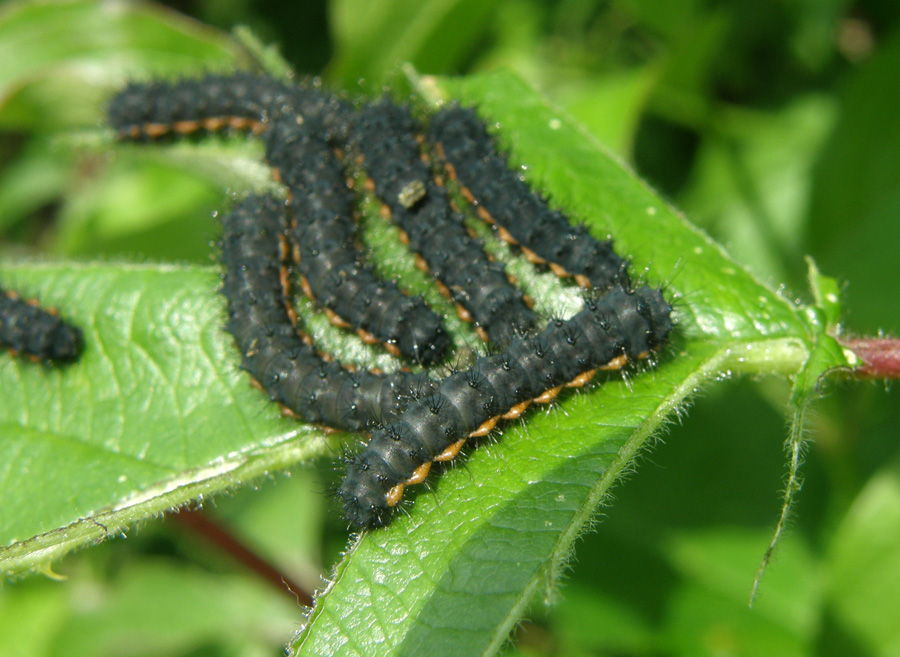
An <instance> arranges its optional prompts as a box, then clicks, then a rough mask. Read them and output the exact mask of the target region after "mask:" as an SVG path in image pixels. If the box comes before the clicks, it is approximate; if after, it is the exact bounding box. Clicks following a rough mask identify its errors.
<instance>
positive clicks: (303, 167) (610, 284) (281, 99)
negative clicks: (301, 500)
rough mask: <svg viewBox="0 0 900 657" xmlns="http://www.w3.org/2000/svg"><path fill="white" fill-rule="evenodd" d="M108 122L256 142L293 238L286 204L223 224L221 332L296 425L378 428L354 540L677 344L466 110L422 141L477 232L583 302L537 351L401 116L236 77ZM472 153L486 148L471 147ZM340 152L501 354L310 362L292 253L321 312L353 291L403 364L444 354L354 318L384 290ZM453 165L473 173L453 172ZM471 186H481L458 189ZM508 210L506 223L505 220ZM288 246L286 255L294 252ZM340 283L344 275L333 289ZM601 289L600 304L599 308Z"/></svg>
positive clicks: (151, 101)
mask: <svg viewBox="0 0 900 657" xmlns="http://www.w3.org/2000/svg"><path fill="white" fill-rule="evenodd" d="M109 117H110V122H111V123H112V124H113V126H114V127H115V128H116V129H117V131H118V132H119V135H120V136H121V137H123V138H126V139H155V138H158V137H161V136H165V135H169V134H186V133H191V132H196V131H198V130H207V131H215V130H220V129H223V128H228V127H231V128H238V129H247V130H251V131H253V132H254V133H264V134H263V139H264V140H265V143H266V155H267V159H268V160H269V162H270V163H271V164H272V165H273V166H274V167H275V168H276V172H277V175H278V176H279V177H280V178H281V180H282V181H283V182H284V183H285V184H286V186H287V187H288V190H289V194H290V201H289V203H288V207H289V208H290V214H291V221H290V228H289V229H288V228H287V224H286V223H285V219H284V214H285V206H284V204H282V203H279V202H277V201H275V200H274V199H272V198H269V197H259V196H250V197H248V198H247V199H245V200H244V201H243V202H241V203H240V204H238V206H237V207H236V208H235V209H234V211H233V212H232V213H231V214H229V215H228V216H227V217H225V219H224V220H223V223H224V227H225V230H224V232H225V235H224V237H223V239H222V253H223V261H224V265H225V275H224V284H223V292H224V294H225V296H226V298H227V300H228V304H229V319H228V330H229V331H230V332H231V333H232V334H233V336H234V338H235V341H236V343H237V345H238V348H239V349H240V352H241V354H242V363H243V367H244V368H245V369H246V370H248V371H249V372H250V373H251V375H252V376H253V377H254V378H255V379H256V380H257V381H258V382H259V383H260V384H261V386H262V387H264V388H265V389H266V390H267V391H268V393H269V396H270V398H271V399H272V400H274V401H276V402H278V403H279V404H281V405H282V407H283V408H285V409H287V410H288V411H289V412H290V413H292V414H295V415H297V416H299V417H302V418H303V419H305V420H307V421H310V422H316V423H321V424H324V425H327V426H330V427H334V428H339V429H346V430H351V431H361V430H369V429H371V428H372V427H377V428H376V429H375V431H374V433H373V435H372V439H371V440H370V442H369V444H368V445H367V447H366V448H365V450H364V451H363V452H362V453H361V454H359V455H357V456H353V457H349V458H348V459H347V476H346V478H345V480H344V482H343V484H342V485H341V487H340V489H339V490H338V492H337V494H338V495H339V496H340V497H341V499H342V501H343V507H344V513H345V516H346V518H347V520H348V522H349V523H350V524H351V525H352V526H353V527H356V528H368V527H378V526H382V525H384V524H387V523H388V522H389V520H390V518H391V516H392V510H393V509H394V508H395V507H396V505H397V503H398V502H399V501H400V499H401V498H402V494H403V490H404V487H405V486H407V485H410V484H413V483H417V482H419V481H421V480H423V479H424V478H425V476H426V475H427V473H428V471H429V469H430V467H431V464H432V463H434V462H436V461H444V460H448V459H450V458H453V457H454V456H455V455H456V454H457V453H458V452H459V450H460V449H461V447H462V446H463V444H464V443H465V441H466V440H467V439H469V438H473V437H478V436H482V435H485V434H487V433H488V432H490V431H491V430H492V429H493V427H494V426H495V425H496V423H497V421H498V420H499V419H501V418H505V419H511V418H515V417H518V416H519V415H520V414H521V413H523V412H524V410H525V408H526V407H527V406H528V405H529V404H531V403H532V402H538V403H546V402H550V401H552V400H553V399H555V398H556V396H557V394H558V393H559V391H560V390H561V389H562V388H563V387H566V386H571V387H577V386H582V385H585V384H586V383H587V382H588V381H590V380H591V378H592V377H593V375H594V373H595V371H596V370H597V369H601V368H602V369H617V368H619V367H622V366H623V365H624V364H625V363H626V362H628V361H630V360H636V359H640V358H644V357H646V356H648V355H649V353H650V351H651V350H652V349H654V348H656V347H658V346H659V345H661V344H663V343H664V342H665V341H666V340H667V338H668V335H669V333H670V331H671V329H672V323H671V319H670V313H671V307H670V306H669V304H668V303H667V302H666V301H665V299H664V298H663V295H662V293H661V291H659V290H655V289H650V288H637V289H632V287H631V285H630V282H629V278H628V275H627V272H626V266H627V263H626V262H625V261H624V260H623V259H621V258H619V257H618V256H617V255H616V254H615V253H614V252H613V251H612V246H611V243H610V242H600V241H597V240H594V239H593V238H591V237H590V236H589V235H588V234H587V231H586V230H585V229H584V228H580V227H579V228H574V227H572V226H571V225H570V224H569V223H568V220H567V219H566V217H565V215H563V214H562V213H560V212H557V211H553V210H550V209H549V208H548V207H547V205H546V203H545V202H544V200H543V199H542V198H541V197H540V196H539V195H538V194H535V193H534V192H532V191H531V190H530V189H529V188H528V187H527V185H525V183H524V182H522V181H521V180H519V179H518V177H517V176H516V175H515V174H514V173H513V172H511V171H510V170H509V169H508V168H507V165H506V162H505V159H504V158H503V157H502V156H501V155H500V154H498V153H497V152H496V151H495V150H494V147H493V142H491V141H490V140H489V137H488V136H487V133H486V131H485V129H484V126H483V124H481V123H480V122H479V121H478V120H477V117H475V115H474V113H473V112H472V111H471V110H460V109H459V108H455V109H451V110H446V111H444V112H441V113H439V114H438V115H437V116H435V117H433V119H432V120H431V128H430V130H429V132H428V134H429V135H430V137H431V139H433V140H435V145H434V150H435V151H437V152H438V153H439V154H440V156H441V158H443V159H444V160H445V162H446V164H447V168H448V171H449V172H450V173H451V176H452V177H454V178H455V179H456V180H457V181H458V182H459V183H460V185H461V186H462V188H463V192H464V195H466V196H467V198H469V199H471V200H472V202H473V203H476V205H477V207H478V209H479V214H481V215H482V216H483V217H484V218H486V219H488V220H489V221H491V222H492V223H494V224H495V225H497V224H502V227H501V228H498V232H499V234H500V236H501V237H502V238H504V239H506V240H507V241H510V242H513V243H515V244H519V245H520V246H521V247H522V248H523V252H524V253H525V255H526V256H527V257H528V258H529V259H530V260H532V261H533V262H539V263H544V264H549V266H550V267H551V269H552V270H553V271H555V272H556V273H557V274H560V275H573V276H574V277H575V278H576V280H577V281H578V282H579V283H580V284H581V285H583V286H586V287H592V288H594V290H595V292H594V296H590V297H589V299H588V300H587V302H586V307H585V310H583V311H582V312H580V313H579V314H577V315H576V316H575V317H573V318H572V319H570V320H568V321H562V320H556V321H552V322H550V323H549V324H548V325H547V327H546V329H545V330H544V331H543V332H541V333H539V334H538V335H536V336H533V337H523V334H525V333H527V332H529V331H530V329H531V328H532V327H533V326H534V325H535V324H536V317H535V315H534V313H533V312H532V311H531V309H530V307H529V304H528V303H527V299H526V298H525V297H524V296H523V295H522V293H521V292H520V291H519V290H517V289H516V288H514V287H513V286H512V285H511V284H510V282H509V280H508V279H507V278H506V276H505V274H504V272H503V268H502V267H501V266H500V265H498V264H496V263H493V262H491V261H489V260H488V259H487V258H486V257H485V255H484V253H483V251H482V248H481V245H480V243H479V242H478V241H477V240H475V239H473V238H471V237H470V236H469V235H468V233H467V232H466V229H465V227H464V225H463V221H462V218H461V216H460V215H459V213H457V212H456V211H455V210H454V209H453V207H452V204H451V203H450V201H449V200H448V198H447V194H446V192H445V190H444V189H443V187H442V186H441V185H439V184H438V183H437V182H436V181H435V180H434V179H433V178H432V176H431V173H430V171H429V169H428V166H427V164H425V163H424V162H423V161H422V159H421V157H420V148H419V142H418V140H417V137H418V136H419V133H420V129H419V126H418V125H417V124H416V123H415V121H414V120H413V119H412V117H411V116H410V114H409V111H408V110H407V109H406V108H405V107H399V106H397V105H394V104H392V103H390V102H387V101H381V102H378V103H373V104H367V105H363V106H362V108H361V109H359V110H358V111H353V110H352V109H351V107H350V106H349V104H348V103H346V102H345V101H342V100H337V99H334V98H332V97H330V96H329V95H328V94H326V93H324V92H322V91H321V90H319V89H306V88H293V87H288V86H286V85H283V84H282V83H279V82H277V81H273V80H269V79H268V78H262V77H258V76H252V75H248V74H237V75H235V76H234V77H233V78H229V77H223V76H208V77H207V78H204V79H201V80H195V81H185V82H180V83H174V84H166V83H152V84H150V85H144V86H131V87H129V88H128V89H126V90H125V91H123V92H122V94H121V95H120V97H117V98H116V99H114V100H113V102H112V103H111V105H110V110H109ZM479 131H480V132H479ZM479 139H484V140H486V141H484V142H483V143H473V142H478V140H479ZM334 149H339V150H344V151H346V153H347V155H345V157H353V156H356V157H358V158H359V159H360V161H361V163H362V164H363V166H364V169H365V171H366V172H367V174H368V176H369V179H370V181H371V183H372V186H373V187H374V190H375V191H376V193H377V194H378V195H379V196H380V198H381V199H382V201H383V202H384V203H385V205H386V207H387V208H388V209H389V210H390V213H391V216H392V217H393V219H394V221H396V222H397V223H398V224H399V225H400V227H401V229H402V230H403V231H404V234H405V237H406V239H408V241H409V243H410V245H411V246H412V247H413V249H414V250H415V251H416V252H417V253H419V255H420V256H421V257H422V258H423V259H424V260H425V261H426V262H427V263H428V265H427V266H428V268H429V270H430V271H431V272H432V273H433V274H435V275H436V276H437V277H438V278H439V279H441V280H442V281H443V286H444V287H445V288H446V290H447V292H448V294H449V295H450V296H451V297H452V298H453V299H454V300H456V301H457V303H458V304H459V305H460V306H462V307H464V308H465V309H466V312H468V313H469V314H471V316H472V318H473V319H474V321H475V322H476V324H477V326H478V327H479V329H480V330H481V331H483V332H484V333H485V334H486V335H487V336H488V338H489V339H490V340H491V341H492V342H493V343H495V344H496V343H499V344H505V345H507V347H506V349H505V351H503V352H501V353H497V354H494V355H490V356H484V357H481V358H478V359H477V360H476V362H475V365H474V366H473V367H472V368H471V369H469V370H466V371H461V372H456V373H454V374H452V375H450V376H449V377H447V378H446V379H444V380H443V381H440V382H436V381H433V380H431V379H430V378H428V376H427V375H426V374H411V373H409V372H403V371H401V372H398V373H396V374H391V375H385V374H380V373H375V372H366V371H363V372H354V371H350V370H348V369H345V368H344V367H342V366H341V365H340V364H339V363H337V362H334V361H332V360H330V359H329V358H327V357H323V356H322V355H321V354H319V353H318V352H317V351H316V350H315V348H314V347H313V346H312V345H311V343H310V341H309V340H308V339H307V338H306V337H305V336H303V335H302V334H300V333H299V332H298V331H297V328H296V326H295V325H294V320H295V316H294V315H293V314H292V313H293V311H292V309H291V307H290V304H289V303H288V302H287V300H286V296H287V289H288V286H289V276H288V274H287V269H286V265H285V262H284V260H285V258H286V257H287V254H288V252H290V251H293V252H294V253H295V260H296V262H297V263H298V267H299V268H300V271H301V275H302V278H303V279H304V283H303V284H304V287H305V288H307V291H308V292H310V293H311V295H312V296H314V297H317V298H319V302H320V303H323V304H325V305H327V302H326V301H324V300H325V299H327V298H328V297H329V295H330V294H332V293H334V296H335V297H341V295H342V294H344V293H343V292H341V291H339V288H340V287H341V286H345V285H346V286H347V287H346V289H347V290H349V292H347V293H346V296H345V297H344V298H343V300H342V301H340V302H339V303H340V304H345V305H346V304H347V303H349V306H350V307H349V308H348V309H345V310H344V312H345V313H346V314H347V315H351V316H353V315H354V313H355V314H356V316H357V320H359V321H358V322H357V323H362V321H361V320H360V318H362V317H368V318H369V319H370V320H373V323H374V324H375V325H378V326H380V327H381V328H382V329H384V328H386V327H392V329H391V330H393V331H394V333H393V334H392V335H393V336H394V337H392V338H389V341H391V342H392V343H393V344H396V345H400V344H404V342H403V341H404V339H405V340H406V343H405V346H406V348H405V349H404V351H405V352H408V353H412V355H413V357H414V358H415V359H417V360H418V361H419V362H433V361H436V360H437V359H438V358H439V357H440V356H439V354H440V353H441V352H442V351H443V347H445V346H446V344H447V343H448V342H449V341H448V340H447V338H446V336H445V335H444V334H443V331H442V329H441V328H440V325H439V323H434V322H432V323H431V324H428V321H430V320H427V319H426V317H428V315H427V314H426V311H427V309H425V307H424V306H421V307H420V306H419V305H417V302H416V301H415V300H409V299H407V301H408V302H409V303H408V304H407V305H402V306H401V305H398V306H393V305H391V303H389V302H387V301H382V300H378V301H377V302H373V303H372V304H369V307H368V308H362V309H356V308H353V307H352V306H353V303H352V301H353V300H354V299H357V298H360V297H361V296H366V297H368V298H378V297H377V295H374V296H373V295H372V294H370V292H363V290H367V291H369V290H376V289H381V288H376V287H370V286H373V285H378V283H373V282H372V281H373V280H374V279H371V278H368V276H369V270H368V269H367V268H366V267H365V266H364V265H362V264H360V263H359V260H358V258H357V256H356V255H353V253H352V250H353V249H354V248H355V244H356V241H355V234H354V229H355V227H354V225H353V222H352V219H350V217H351V216H352V204H351V198H350V197H349V196H348V194H349V192H348V190H347V189H346V187H345V185H344V183H343V180H342V178H343V173H342V171H341V169H340V168H339V166H338V163H337V160H336V159H335V152H334ZM460 153H468V155H469V156H470V157H474V158H478V159H477V161H471V160H464V159H459V158H460ZM476 173H477V174H479V176H480V177H478V176H476V179H474V180H473V179H472V178H470V176H472V175H475V174H476ZM503 200H505V201H506V202H507V203H508V205H509V207H510V208H512V210H511V211H510V213H504V207H506V206H503V205H502V203H501V201H503ZM498 204H499V205H498ZM512 212H518V213H521V216H519V215H514V214H511V213H512ZM516 222H518V223H516ZM288 239H290V240H292V241H293V242H294V244H293V247H292V248H290V249H289V248H287V247H286V240H288ZM335 269H336V270H338V271H340V272H344V274H342V275H341V276H339V277H338V278H337V279H336V280H332V281H331V282H330V283H328V282H327V281H328V278H327V277H328V273H329V272H330V271H332V270H335ZM313 279H318V280H325V281H326V286H325V288H324V290H320V291H317V288H316V287H315V285H314V283H313ZM600 290H609V292H608V294H607V295H606V296H604V297H598V296H596V294H598V293H599V291H600ZM409 304H412V305H409ZM398 312H402V313H403V317H404V318H406V320H405V321H395V318H394V317H392V314H396V313H398ZM413 317H415V319H410V318H413ZM426 324H428V330H427V331H426V330H424V328H423V327H425V326H426ZM410 325H411V329H412V330H411V331H410V333H411V334H410V335H406V334H405V333H404V328H407V329H409V328H410ZM365 330H366V331H367V332H368V330H369V329H365ZM391 330H387V331H383V333H387V334H391ZM397 331H399V334H398V333H397ZM429 334H433V335H432V337H428V336H429ZM434 336H437V337H434ZM429 340H433V342H430V341H429ZM442 340H443V341H444V344H443V345H442V344H441V343H442ZM398 348H399V347H398Z"/></svg>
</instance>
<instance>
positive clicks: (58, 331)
mask: <svg viewBox="0 0 900 657" xmlns="http://www.w3.org/2000/svg"><path fill="white" fill-rule="evenodd" d="M0 345H4V346H6V347H7V348H8V349H9V350H10V351H12V352H13V353H16V354H22V355H24V356H27V357H29V358H31V359H32V360H34V361H37V362H41V363H45V364H47V365H53V364H62V363H70V362H72V361H74V360H77V359H78V357H79V356H80V355H81V351H82V349H83V347H84V337H83V335H82V333H81V330H80V329H79V328H78V327H76V326H73V325H71V324H69V323H68V322H66V321H64V320H63V319H62V318H60V316H59V313H57V312H56V311H55V310H45V309H44V308H41V307H40V306H39V305H38V304H37V302H35V301H31V300H24V299H22V298H20V297H19V295H18V294H17V293H15V292H12V291H4V290H2V289H0Z"/></svg>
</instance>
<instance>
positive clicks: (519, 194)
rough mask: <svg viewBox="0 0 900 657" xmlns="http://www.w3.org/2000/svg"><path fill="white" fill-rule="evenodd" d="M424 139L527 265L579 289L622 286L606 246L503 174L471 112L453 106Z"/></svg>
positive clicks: (616, 260) (620, 264) (624, 277)
mask: <svg viewBox="0 0 900 657" xmlns="http://www.w3.org/2000/svg"><path fill="white" fill-rule="evenodd" d="M428 138H429V140H430V141H431V142H432V143H433V144H435V146H436V149H437V151H438V153H439V157H440V159H442V160H443V162H444V164H445V166H446V167H447V169H448V172H449V173H450V175H451V177H452V178H454V179H455V180H456V181H457V182H458V183H459V184H460V185H461V186H462V189H463V193H464V195H465V196H466V197H467V199H468V200H469V201H470V202H471V203H473V204H475V206H476V208H477V211H478V214H479V215H480V216H481V217H482V218H483V219H485V220H486V221H488V222H490V223H491V224H493V225H494V226H495V227H496V228H497V233H498V235H499V236H500V237H501V238H502V239H504V240H505V241H507V242H509V243H511V244H516V245H518V246H519V247H520V248H521V249H522V252H523V254H524V255H525V256H526V257H527V258H528V259H529V260H530V261H532V262H535V263H539V264H546V265H549V267H550V268H551V269H552V270H553V272H554V273H555V274H557V275H558V276H574V278H575V280H576V281H577V282H578V284H579V285H581V286H583V287H589V288H594V289H600V290H604V289H607V288H608V287H610V286H611V285H616V284H617V285H622V286H625V287H627V286H628V284H629V282H628V273H627V272H626V267H627V263H626V262H625V261H624V260H623V259H622V258H620V257H619V256H618V255H616V253H615V251H613V248H612V242H610V241H602V242H601V241H598V240H596V239H594V238H593V237H592V236H591V235H590V233H588V231H587V229H585V228H584V226H573V225H572V224H571V223H569V219H568V217H566V215H564V214H563V213H562V212H560V211H558V210H553V209H551V208H550V207H549V206H548V205H547V202H546V201H545V200H544V199H543V197H541V195H540V194H539V193H537V192H535V191H533V190H532V189H531V188H530V187H528V184H527V183H526V182H525V181H524V180H523V179H522V177H521V176H520V175H519V174H517V173H516V172H514V171H513V170H511V169H510V168H509V165H508V164H507V161H506V158H505V157H503V155H501V154H500V152H499V151H498V150H497V146H496V144H495V143H494V139H493V137H491V135H490V134H488V131H487V128H486V127H485V125H484V123H483V122H482V121H481V119H479V118H478V115H477V114H476V113H475V111H474V110H472V109H467V108H463V107H459V106H453V107H450V108H448V109H444V110H440V111H438V112H436V113H435V115H434V116H433V117H431V120H430V121H429V124H428Z"/></svg>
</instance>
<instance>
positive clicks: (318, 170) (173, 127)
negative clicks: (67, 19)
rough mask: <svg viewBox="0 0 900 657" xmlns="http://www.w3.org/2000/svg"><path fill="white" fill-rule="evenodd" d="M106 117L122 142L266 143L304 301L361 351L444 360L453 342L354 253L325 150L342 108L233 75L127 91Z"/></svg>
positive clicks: (341, 134)
mask: <svg viewBox="0 0 900 657" xmlns="http://www.w3.org/2000/svg"><path fill="white" fill-rule="evenodd" d="M107 117H108V121H109V123H110V125H111V126H112V127H113V128H114V129H115V130H116V132H117V133H118V135H119V137H120V138H121V139H132V140H141V139H157V138H161V137H169V136H173V135H185V134H191V133H194V132H197V131H200V130H203V131H206V132H215V131H218V130H224V129H229V128H230V129H239V130H250V131H251V132H253V133H254V134H260V133H264V134H263V139H264V143H265V145H266V159H267V160H268V162H269V164H271V165H272V166H273V167H274V168H275V169H276V171H277V173H278V175H279V177H280V178H281V180H282V182H284V183H285V185H286V186H287V188H288V190H289V192H290V194H291V205H292V209H293V221H292V222H291V227H292V231H293V232H294V234H295V235H294V236H295V238H296V239H295V240H294V246H295V248H294V253H295V255H296V257H297V263H298V266H299V270H300V273H301V275H302V278H303V285H304V289H305V291H306V292H307V294H308V295H309V296H310V297H311V298H312V299H314V300H315V301H316V302H317V303H318V304H320V305H321V306H323V307H324V308H326V309H327V311H328V315H329V318H330V319H331V320H332V321H333V322H334V323H335V324H337V325H338V326H342V327H348V328H352V329H354V330H355V331H357V333H358V334H359V335H360V336H361V337H362V338H363V340H365V341H366V342H381V343H383V344H384V345H385V346H386V347H387V349H388V350H389V351H391V352H392V353H394V354H395V355H402V356H406V357H408V358H411V359H413V360H415V361H417V362H419V363H422V364H426V365H427V364H430V363H432V362H434V361H436V360H438V359H439V358H440V357H441V356H443V354H444V352H445V350H446V348H447V346H448V345H449V339H448V338H447V336H446V335H445V334H444V332H443V328H442V326H441V322H440V318H439V317H438V316H437V315H435V314H434V313H433V312H432V311H431V310H430V309H429V308H428V307H427V306H426V305H425V303H424V302H423V301H422V300H421V299H420V298H410V297H408V296H406V295H405V294H403V292H401V291H400V290H399V289H398V288H397V286H396V285H395V284H394V283H390V282H386V281H382V280H379V279H378V278H377V277H376V276H375V274H374V272H373V271H372V269H371V267H369V266H368V265H366V264H365V262H364V258H363V254H362V252H361V251H360V250H359V249H358V248H357V246H356V239H355V224H354V221H353V208H352V201H353V198H352V195H351V194H350V192H349V190H346V188H345V185H344V184H343V175H342V173H341V170H340V169H339V168H338V165H337V164H336V161H335V157H334V155H333V154H332V153H331V152H330V147H329V142H328V140H329V139H330V140H331V141H332V142H333V143H337V144H340V143H342V142H343V141H345V140H346V136H347V130H348V129H349V120H350V119H349V117H350V106H349V105H348V104H347V103H346V102H344V101H342V100H340V99H337V98H336V97H334V96H332V95H329V94H326V93H324V92H322V91H319V90H317V89H311V88H305V87H291V86H288V85H285V84H283V83H280V82H278V81H277V80H274V79H271V78H267V77H262V76H256V75H252V74H247V73H239V74H236V75H235V76H233V77H232V78H229V77H225V76H221V75H212V76H207V77H205V78H202V79H200V80H184V81H180V82H175V83H165V82H153V83H150V84H147V85H131V86H129V87H127V88H126V89H125V90H123V91H122V92H121V93H120V94H118V95H117V96H116V97H114V98H113V99H112V101H111V102H110V104H109V109H108V111H107ZM298 119H299V120H298ZM310 125H312V126H314V129H310V128H309V126H310ZM410 327H414V330H413V331H409V329H410Z"/></svg>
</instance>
